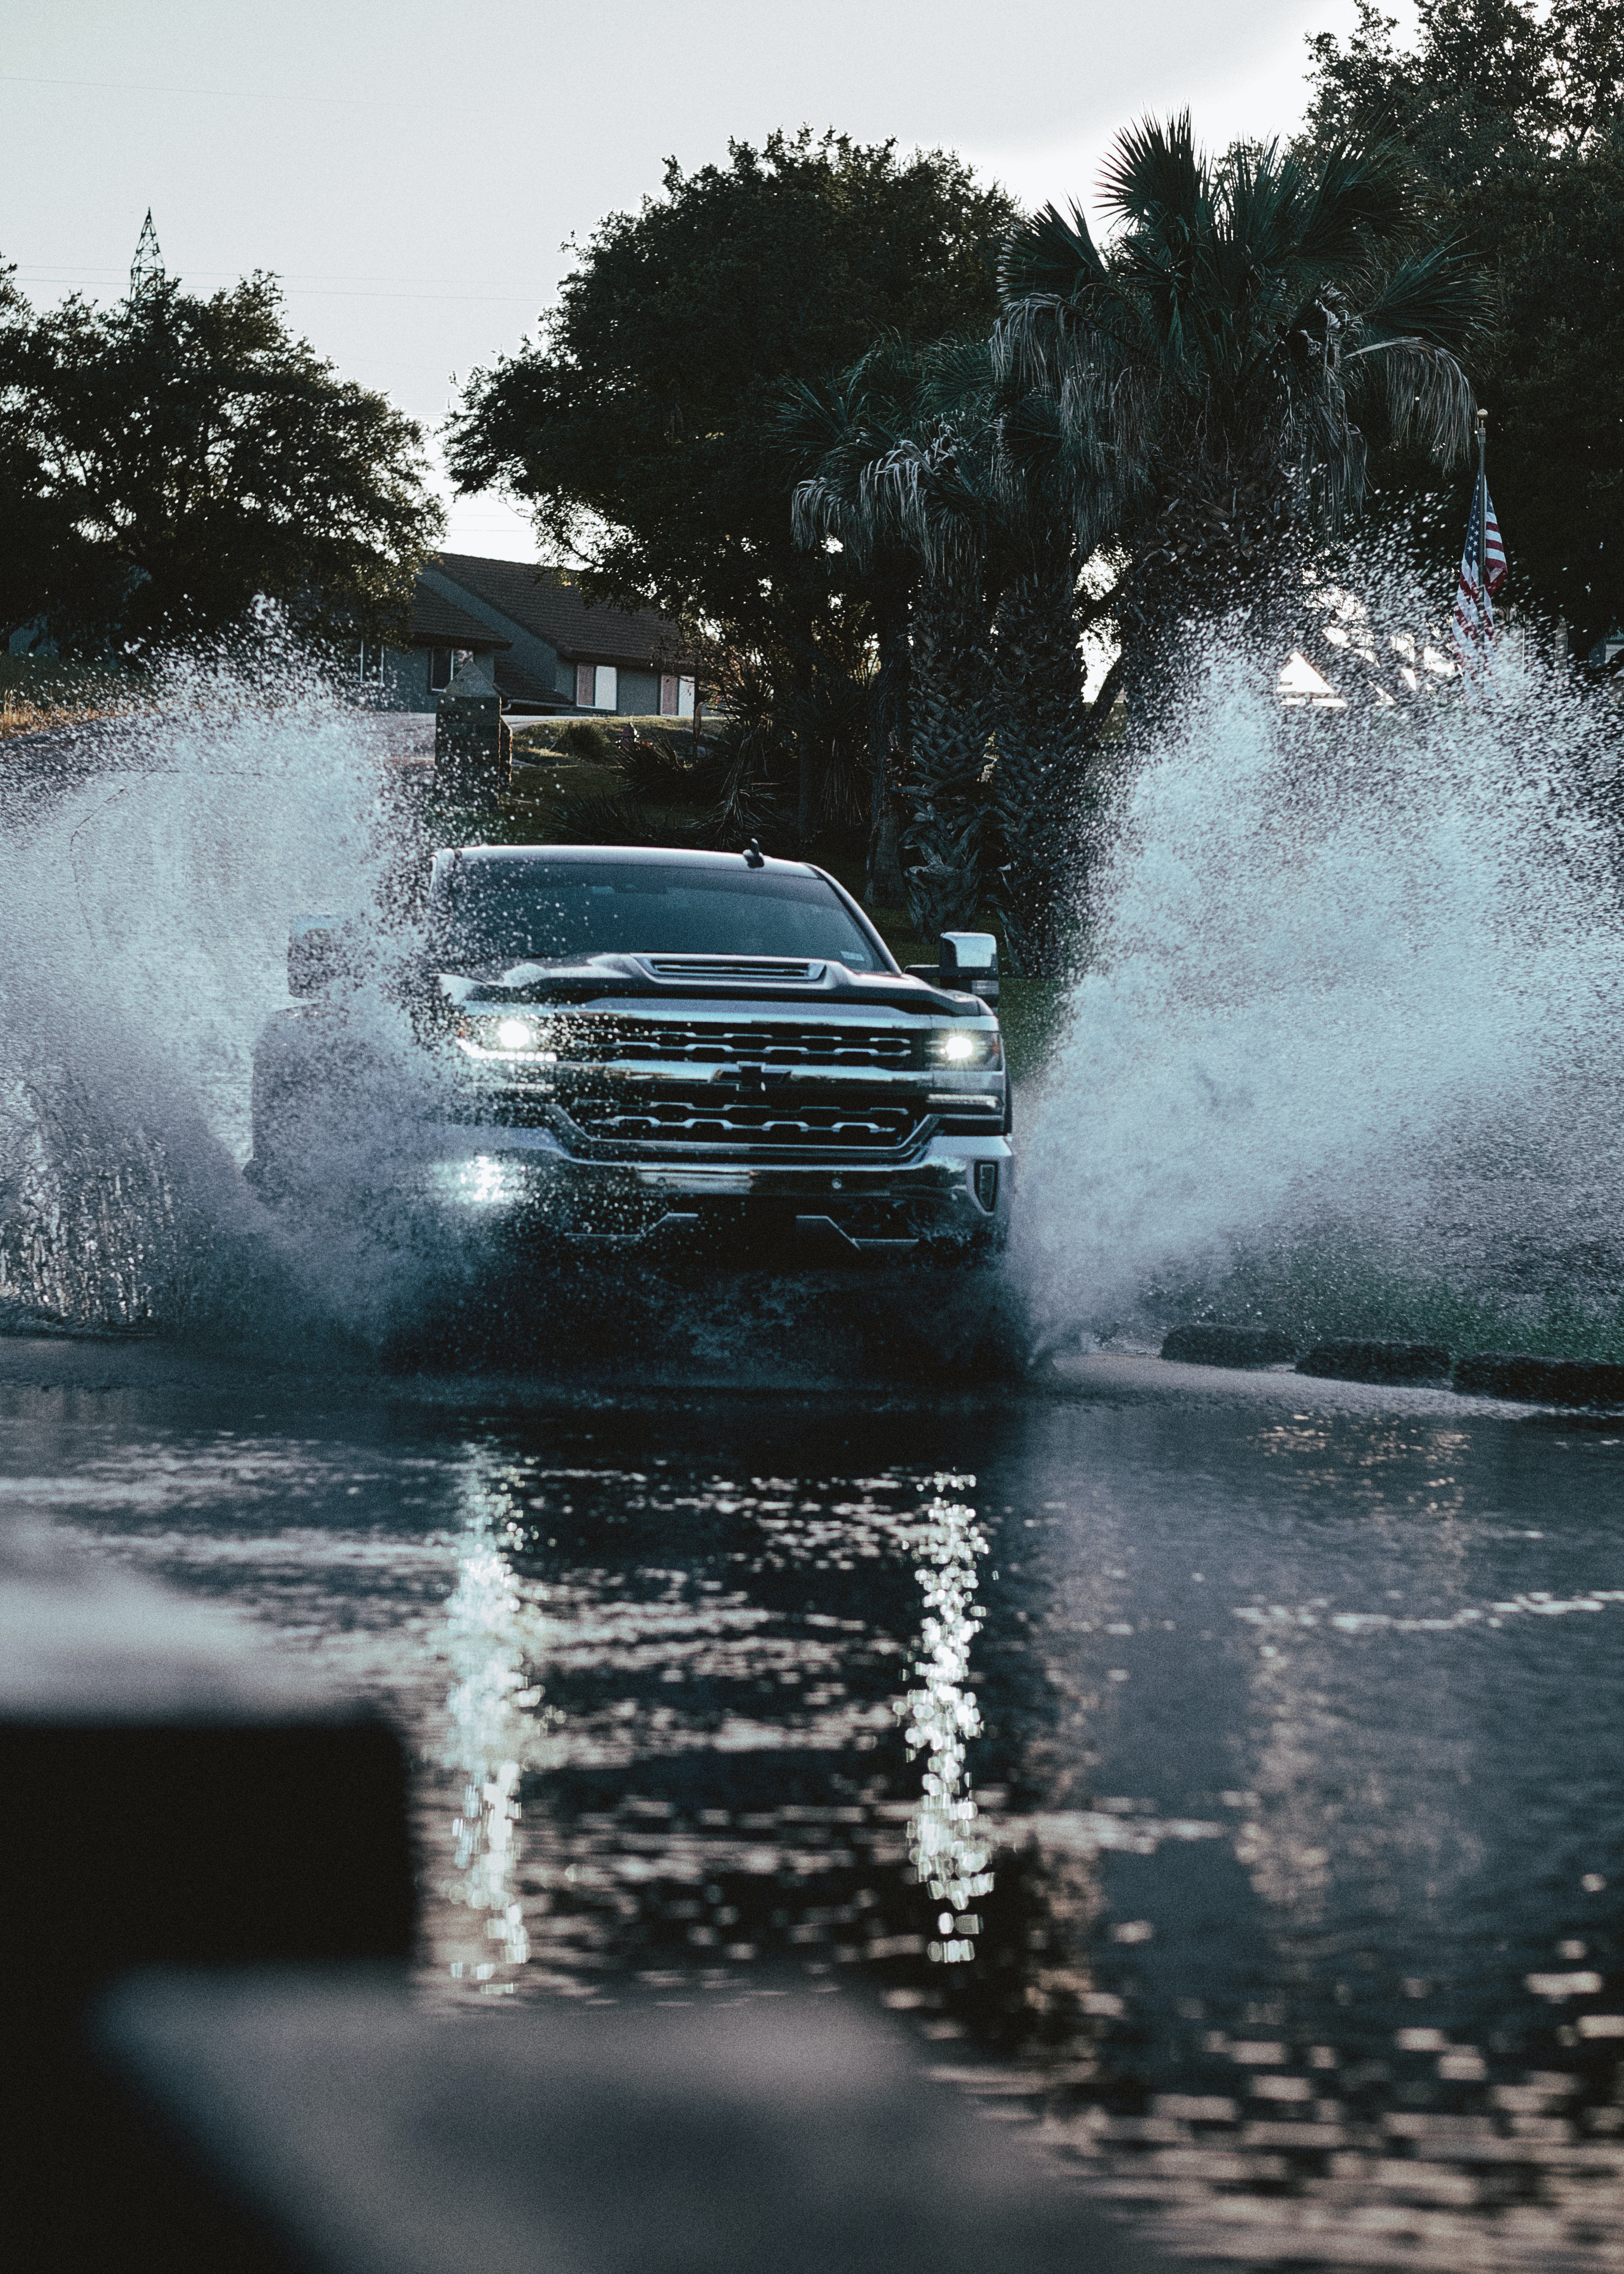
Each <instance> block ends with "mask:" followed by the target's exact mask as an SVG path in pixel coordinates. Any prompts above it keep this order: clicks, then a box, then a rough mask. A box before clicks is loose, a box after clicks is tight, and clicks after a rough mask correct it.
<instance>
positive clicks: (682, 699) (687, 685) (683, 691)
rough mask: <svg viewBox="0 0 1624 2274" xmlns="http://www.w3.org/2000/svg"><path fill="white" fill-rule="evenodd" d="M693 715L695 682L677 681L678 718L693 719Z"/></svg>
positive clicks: (688, 680)
mask: <svg viewBox="0 0 1624 2274" xmlns="http://www.w3.org/2000/svg"><path fill="white" fill-rule="evenodd" d="M693 715H694V682H693V681H692V680H691V679H679V680H678V681H677V716H678V718H679V719H691V718H692V717H693Z"/></svg>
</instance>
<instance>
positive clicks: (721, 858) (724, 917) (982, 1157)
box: [250, 845, 1014, 1258]
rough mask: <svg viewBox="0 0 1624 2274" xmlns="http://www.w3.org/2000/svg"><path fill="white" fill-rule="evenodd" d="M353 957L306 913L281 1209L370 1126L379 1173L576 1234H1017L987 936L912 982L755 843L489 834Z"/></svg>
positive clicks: (845, 912)
mask: <svg viewBox="0 0 1624 2274" xmlns="http://www.w3.org/2000/svg"><path fill="white" fill-rule="evenodd" d="M361 944H362V945H363V947H364V948H365V941H364V940H363V942H362V943H361ZM356 949H357V934H356V931H355V928H354V927H353V926H351V927H348V928H346V927H345V926H343V925H342V923H341V922H340V921H339V920H338V919H336V918H330V917H329V918H323V917H304V918H300V919H298V920H297V921H296V922H295V925H294V928H293V932H292V936H291V938H290V941H289V992H290V994H291V995H292V996H293V997H294V998H295V1000H294V1002H293V1003H292V1004H291V1005H289V1007H288V1008H286V1009H284V1010H282V1011H281V1012H279V1013H275V1014H274V1016H273V1018H272V1019H271V1020H270V1023H269V1025H268V1027H267V1030H266V1032H265V1034H264V1035H263V1037H262V1039H261V1041H260V1043H259V1049H258V1050H257V1052H256V1055H255V1061H254V1080H253V1140H254V1149H253V1160H252V1163H250V1174H251V1176H252V1177H253V1178H254V1179H255V1180H256V1182H257V1183H258V1184H259V1186H260V1188H261V1190H262V1191H263V1192H264V1193H265V1194H266V1196H267V1198H274V1197H276V1196H277V1195H278V1194H279V1193H287V1192H289V1191H294V1190H297V1189H298V1188H299V1187H300V1186H305V1188H306V1189H310V1188H311V1187H312V1185H313V1186H320V1183H321V1182H322V1180H323V1178H324V1174H325V1170H324V1155H325V1154H327V1152H329V1151H331V1149H332V1148H335V1146H337V1147H340V1148H342V1147H344V1146H347V1145H348V1146H350V1152H351V1157H353V1149H354V1147H353V1141H354V1140H356V1139H357V1136H358V1135H360V1134H362V1132H361V1131H360V1129H359V1125H360V1124H361V1123H363V1122H365V1121H367V1120H368V1119H369V1118H370V1120H371V1122H372V1125H373V1126H372V1131H371V1142H372V1154H373V1157H374V1158H375V1159H376V1158H377V1157H378V1156H379V1152H380V1146H381V1154H382V1159H383V1163H384V1166H383V1170H382V1174H383V1176H384V1178H385V1179H386V1181H387V1180H389V1179H391V1178H393V1179H397V1180H401V1181H405V1182H410V1183H411V1184H412V1185H413V1186H414V1187H415V1189H416V1190H417V1192H418V1193H425V1194H427V1195H429V1196H430V1197H431V1198H432V1199H433V1200H435V1201H437V1202H438V1203H439V1204H440V1206H441V1207H443V1208H444V1209H448V1210H450V1211H453V1212H454V1213H461V1214H462V1215H464V1216H467V1217H468V1218H470V1219H484V1220H485V1221H487V1222H488V1221H491V1220H492V1219H494V1218H501V1219H506V1220H508V1221H509V1222H511V1223H512V1224H514V1225H515V1227H520V1228H523V1227H529V1228H530V1229H531V1230H533V1231H540V1232H551V1233H553V1234H556V1235H558V1236H560V1237H562V1238H565V1239H618V1240H624V1239H640V1238H643V1237H646V1236H647V1235H648V1234H649V1233H650V1231H654V1230H656V1229H657V1228H658V1227H660V1226H662V1225H665V1224H670V1223H671V1221H672V1220H673V1219H676V1220H677V1221H678V1222H679V1223H689V1224H692V1223H694V1222H695V1221H697V1222H698V1223H699V1224H711V1225H715V1224H718V1223H726V1222H732V1223H734V1224H745V1225H749V1226H777V1227H778V1229H780V1230H785V1231H787V1230H790V1229H792V1228H793V1229H798V1230H801V1231H804V1230H806V1229H807V1228H808V1226H809V1225H815V1226H816V1227H817V1228H818V1230H819V1232H820V1235H821V1236H822V1237H823V1238H824V1239H827V1238H828V1236H829V1235H830V1234H831V1233H832V1234H834V1235H835V1236H836V1238H837V1239H838V1241H839V1242H842V1243H846V1244H849V1246H850V1247H852V1248H856V1249H862V1248H866V1247H868V1246H869V1245H870V1244H871V1243H881V1242H883V1243H886V1244H887V1246H892V1245H893V1244H895V1243H907V1244H908V1246H910V1247H912V1248H919V1249H922V1250H923V1251H924V1252H925V1253H926V1254H929V1255H932V1256H940V1257H944V1258H947V1257H966V1258H985V1257H987V1256H988V1255H989V1254H992V1253H994V1252H996V1249H997V1248H998V1247H1000V1246H1002V1244H1003V1242H1004V1239H1005V1237H1006V1234H1007V1231H1008V1226H1009V1220H1010V1205H1011V1186H1012V1180H1013V1167H1014V1153H1013V1148H1012V1144H1011V1128H1012V1120H1011V1098H1010V1082H1009V1073H1008V1069H1007V1067H1006V1065H1005V1064H1004V1048H1003V1040H1002V1036H1001V1035H1000V1032H999V1027H998V1020H997V1017H996V1013H995V1011H994V1009H993V1004H994V1002H996V997H997V950H996V943H995V941H994V940H993V938H992V937H991V936H990V935H989V934H985V933H979V932H958V933H951V932H950V933H947V934H945V935H944V937H943V939H942V942H941V946H940V950H939V959H938V961H937V962H936V964H935V965H932V966H929V967H923V966H915V967H913V968H910V969H908V970H906V971H905V970H903V969H902V968H899V966H898V964H897V962H896V961H895V960H894V959H893V957H892V956H891V952H890V950H889V949H888V948H887V947H886V945H885V943H884V941H883V939H882V938H881V937H880V935H879V933H878V932H877V931H876V930H875V928H874V926H873V924H872V923H870V922H869V921H868V917H867V916H866V915H865V914H864V913H863V910H862V909H861V907H860V906H859V905H858V903H857V902H856V901H855V900H853V898H852V896H851V894H850V893H849V892H846V890H845V889H844V887H843V886H842V885H840V884H839V883H838V881H837V880H836V879H835V878H834V877H831V876H830V875H829V874H828V873H827V872H826V871H825V870H822V869H819V868H816V867H814V866H813V865H812V864H811V863H810V862H801V861H778V860H770V859H768V858H766V857H765V856H764V855H763V854H762V853H761V852H760V851H759V850H758V849H757V848H756V847H755V846H754V845H752V846H751V847H748V849H747V850H746V851H745V852H743V853H708V852H707V853H699V852H689V851H676V850H666V849H662V848H651V847H622V846H568V847H563V846H523V845H520V846H508V845H481V846H471V847H462V848H457V849H455V850H447V851H443V852H440V853H437V854H435V855H434V856H433V861H432V871H431V874H430V877H429V884H428V892H427V900H426V907H425V911H424V914H423V917H422V920H421V922H420V923H419V924H418V925H417V926H416V927H415V928H414V930H413V937H412V944H411V945H410V947H409V948H407V949H405V950H402V951H401V952H399V953H397V954H396V956H395V962H394V966H393V969H392V972H391V975H390V976H389V978H388V980H387V984H385V985H383V986H382V987H377V986H374V988H373V991H372V996H371V998H367V995H366V989H365V985H364V984H362V983H361V982H360V981H359V980H358V979H357V958H356ZM365 961H366V957H365V954H364V955H363V957H362V959H361V962H362V966H365ZM374 963H375V951H374ZM369 999H370V1002H371V1006H372V1007H371V1011H370V1013H369V1012H368V1011H367V1008H366V1005H367V1001H368V1000H369ZM380 1006H381V1007H382V1008H384V1009H388V1010H389V1011H390V1012H391V1014H392V1017H393V1022H394V1028H395V1033H396V1034H397V1035H400V1036H401V1037H402V1038H403V1039H402V1042H401V1043H400V1044H399V1045H398V1046H397V1047H395V1050H394V1052H393V1057H394V1060H395V1063H394V1065H393V1067H392V1069H391V1071H390V1073H389V1075H388V1078H387V1081H382V1080H380V1078H379V1076H378V1072H377V1069H378V1067H379V1065H380V1058H381V1057H386V1056H388V1055H389V1052H388V1051H387V1050H385V1049H384V1048H383V1046H382V1044H381V1043H380V1039H379V1036H380V1028H388V1026H389V1024H390V1020H389V1019H388V1018H381V1019H380ZM365 1069H371V1072H370V1073H368V1072H366V1071H365ZM380 1123H381V1124H382V1125H383V1126H382V1127H381V1128H380V1127H379V1126H378V1125H379V1124H380Z"/></svg>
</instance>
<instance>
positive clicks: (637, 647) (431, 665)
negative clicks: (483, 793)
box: [358, 553, 694, 719]
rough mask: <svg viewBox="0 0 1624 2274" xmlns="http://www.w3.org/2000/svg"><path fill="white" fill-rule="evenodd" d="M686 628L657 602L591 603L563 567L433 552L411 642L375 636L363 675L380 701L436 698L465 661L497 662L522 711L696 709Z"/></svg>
mask: <svg viewBox="0 0 1624 2274" xmlns="http://www.w3.org/2000/svg"><path fill="white" fill-rule="evenodd" d="M679 650H680V635H679V633H678V630H677V627H676V625H675V624H673V622H672V621H670V619H669V618H668V617H665V616H662V615H660V614H658V613H657V612H656V611H655V610H654V609H652V608H640V609H637V610H635V611H629V612H628V610H626V609H624V608H614V607H610V606H606V605H604V604H602V603H599V604H598V605H596V606H588V604H587V602H586V601H585V599H583V597H582V593H581V589H580V587H579V585H578V584H576V583H575V580H574V579H573V578H572V577H571V576H569V575H568V573H567V572H566V571H565V570H563V569H542V568H537V567H535V566H533V565H531V564H530V563H527V562H525V561H487V560H485V559H482V558H481V557H480V556H479V555H478V554H477V553H433V554H431V556H430V558H429V559H428V560H427V561H425V563H424V566H423V568H422V570H421V571H420V573H419V575H418V577H417V590H416V591H415V593H414V594H413V597H412V606H411V633H410V646H409V647H408V648H406V649H403V650H402V649H398V648H379V647H373V646H366V647H364V648H362V649H361V650H360V652H359V656H358V670H359V676H360V679H361V681H362V683H363V685H364V686H365V688H366V689H367V691H368V693H369V695H371V696H372V700H373V701H375V702H376V703H377V704H378V705H379V707H380V708H381V709H385V710H391V711H428V710H432V708H433V706H434V704H435V703H436V702H437V701H438V700H439V698H440V695H441V694H442V693H443V692H444V690H445V689H446V687H447V685H448V684H449V681H450V679H451V674H452V673H453V672H454V671H455V669H456V667H457V664H458V662H459V661H460V660H461V659H462V658H463V657H464V656H469V655H472V656H475V657H477V659H478V660H479V662H480V663H481V665H482V666H483V667H484V668H485V670H486V671H488V672H489V673H490V674H491V676H492V679H494V681H495V682H496V686H497V691H498V692H499V693H500V696H501V698H502V708H503V709H504V711H508V712H513V713H515V715H517V716H521V717H523V716H530V717H536V716H539V715H542V714H545V713H553V714H557V713H560V712H582V713H587V714H590V713H592V712H599V713H601V712H620V714H621V715H622V716H625V715H628V714H629V715H631V716H633V717H642V718H647V717H652V716H655V715H656V714H658V715H659V716H660V717H663V718H668V719H691V718H692V717H693V715H694V681H693V679H692V677H691V676H688V675H687V674H684V673H683V672H682V671H681V670H680V668H673V666H680V661H681V657H680V651H679Z"/></svg>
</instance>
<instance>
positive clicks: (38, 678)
mask: <svg viewBox="0 0 1624 2274" xmlns="http://www.w3.org/2000/svg"><path fill="white" fill-rule="evenodd" d="M141 694H142V682H141V681H139V680H138V679H134V678H132V677H131V676H130V675H129V674H127V673H125V672H121V671H108V670H102V669H93V668H92V667H91V666H88V665H86V664H80V663H61V662H57V661H56V660H55V659H48V658H45V657H41V656H28V655H0V742H4V740H5V739H6V738H7V737H8V736H10V735H15V734H41V733H42V732H43V730H44V729H45V728H46V727H70V726H74V725H77V724H79V722H81V721H82V720H84V719H108V718H111V717H113V716H115V715H116V714H117V712H121V711H128V710H130V709H132V708H133V707H134V705H135V704H137V703H139V700H140V699H141Z"/></svg>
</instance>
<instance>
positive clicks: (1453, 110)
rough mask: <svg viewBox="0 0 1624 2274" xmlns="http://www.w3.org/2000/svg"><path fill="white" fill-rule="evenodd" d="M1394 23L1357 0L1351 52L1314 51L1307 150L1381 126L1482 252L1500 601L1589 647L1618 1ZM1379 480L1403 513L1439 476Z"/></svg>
mask: <svg viewBox="0 0 1624 2274" xmlns="http://www.w3.org/2000/svg"><path fill="white" fill-rule="evenodd" d="M1397 28H1398V27H1397V25H1396V22H1395V19H1392V18H1390V17H1387V16H1384V15H1382V14H1381V12H1380V9H1379V8H1377V7H1376V6H1374V5H1372V0H1360V7H1359V21H1358V24H1357V28H1356V30H1355V31H1354V33H1353V34H1352V36H1351V37H1350V39H1349V40H1348V41H1346V42H1345V43H1344V42H1342V41H1337V40H1336V39H1335V38H1334V37H1333V36H1332V35H1331V34H1321V35H1320V36H1319V37H1318V38H1317V39H1315V40H1313V41H1311V43H1310V47H1311V53H1312V58H1313V61H1312V86H1313V98H1312V104H1311V107H1310V110H1309V122H1308V132H1309V137H1310V139H1311V140H1312V141H1315V142H1317V143H1318V144H1319V146H1320V147H1325V146H1326V144H1327V142H1329V141H1331V140H1334V139H1335V138H1337V137H1339V136H1341V135H1343V134H1345V133H1346V132H1349V131H1350V126H1352V125H1353V124H1354V123H1355V122H1357V121H1359V120H1369V119H1372V118H1380V119H1382V120H1384V121H1386V122H1387V124H1388V125H1389V127H1390V128H1391V131H1392V132H1394V133H1395V134H1396V135H1397V136H1398V137H1399V138H1400V139H1402V141H1403V142H1404V144H1405V145H1406V146H1407V147H1408V148H1409V149H1410V153H1411V154H1412V155H1413V157H1414V159H1415V161H1416V163H1417V167H1418V169H1420V171H1421V173H1422V175H1423V177H1424V178H1425V182H1426V184H1427V185H1428V193H1429V196H1430V198H1431V200H1432V209H1433V212H1434V214H1435V215H1436V216H1437V218H1438V221H1439V222H1440V226H1443V227H1447V228H1450V229H1453V230H1455V231H1457V232H1458V233H1459V235H1460V236H1461V237H1462V239H1463V240H1464V241H1465V242H1466V243H1467V244H1469V245H1472V246H1474V247H1476V248H1477V250H1479V251H1480V252H1481V253H1482V255H1483V256H1484V258H1485V261H1486V263H1487V265H1488V267H1489V270H1490V273H1491V275H1492V281H1493V286H1494V308H1493V315H1494V322H1493V325H1492V330H1491V332H1490V335H1489V336H1488V338H1487V339H1486V340H1485V343H1484V345H1483V347H1482V349H1481V350H1479V352H1478V354H1477V358H1475V365H1474V378H1475V380H1476V383H1477V395H1478V399H1479V401H1480V402H1481V403H1482V404H1483V405H1484V407H1485V410H1487V411H1488V413H1489V433H1490V487H1491V489H1492V493H1493V497H1494V502H1495V508H1496V511H1497V513H1498V514H1499V516H1500V526H1501V529H1502V531H1504V534H1505V537H1506V541H1507V546H1508V548H1509V551H1510V554H1511V563H1512V577H1513V582H1512V586H1511V591H1512V594H1513V595H1515V597H1516V598H1517V599H1521V600H1523V601H1528V600H1530V599H1531V600H1532V601H1533V602H1534V603H1535V605H1536V606H1538V608H1539V609H1540V610H1541V611H1542V612H1543V613H1545V614H1548V615H1551V616H1556V615H1559V614H1560V615H1561V616H1563V617H1565V618H1566V620H1567V621H1568V624H1569V625H1570V626H1571V627H1573V628H1574V629H1575V632H1576V636H1577V644H1578V646H1579V647H1580V648H1581V650H1583V648H1585V647H1588V646H1589V644H1590V642H1591V641H1592V640H1593V639H1595V638H1597V637H1598V636H1599V635H1600V634H1601V633H1602V632H1604V631H1605V630H1606V629H1607V628H1608V625H1609V623H1610V622H1612V621H1619V620H1620V617H1621V616H1624V548H1620V545H1619V542H1618V537H1617V508H1618V504H1619V501H1620V485H1621V476H1620V467H1621V466H1624V353H1621V352H1620V350H1624V268H1621V267H1620V260H1619V246H1620V242H1621V241H1624V0H1553V4H1552V5H1551V6H1550V7H1549V8H1545V9H1537V8H1536V7H1535V6H1534V5H1532V4H1530V0H1423V4H1422V5H1421V8H1420V10H1419V38H1418V41H1417V44H1416V46H1415V47H1414V48H1413V49H1406V48H1403V47H1402V46H1401V45H1400V44H1399V41H1398V39H1397V36H1396V35H1397ZM1376 478H1377V481H1378V484H1379V485H1380V487H1381V489H1382V490H1383V491H1384V492H1385V493H1386V496H1387V500H1388V501H1393V502H1397V503H1402V501H1404V500H1405V499H1406V498H1408V497H1413V496H1414V495H1415V493H1416V492H1417V490H1418V489H1420V488H1423V487H1426V486H1432V483H1433V482H1434V481H1435V476H1434V475H1432V473H1431V472H1430V471H1429V470H1428V469H1426V468H1425V466H1422V465H1420V464H1418V463H1416V462H1415V461H1414V460H1413V459H1412V458H1406V457H1405V456H1402V454H1395V453H1389V454H1387V456H1386V457H1385V458H1384V459H1383V461H1382V462H1381V463H1380V465H1379V466H1378V468H1377V470H1376ZM1455 503H1456V505H1457V508H1461V509H1462V510H1463V501H1462V499H1460V498H1459V497H1457V498H1456V500H1455ZM1452 519H1453V516H1452ZM1609 535H1611V536H1612V537H1613V545H1612V546H1611V547H1609V546H1608V544H1607V538H1608V537H1609Z"/></svg>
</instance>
